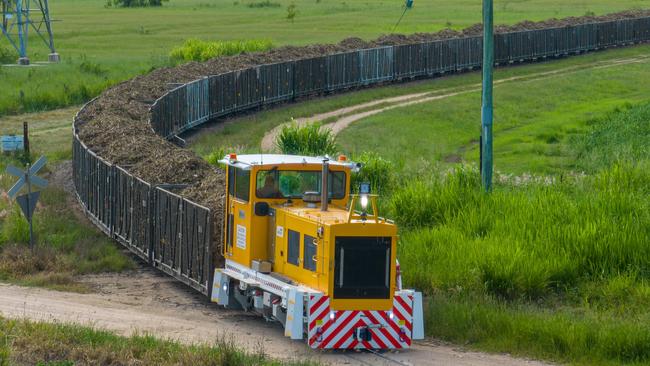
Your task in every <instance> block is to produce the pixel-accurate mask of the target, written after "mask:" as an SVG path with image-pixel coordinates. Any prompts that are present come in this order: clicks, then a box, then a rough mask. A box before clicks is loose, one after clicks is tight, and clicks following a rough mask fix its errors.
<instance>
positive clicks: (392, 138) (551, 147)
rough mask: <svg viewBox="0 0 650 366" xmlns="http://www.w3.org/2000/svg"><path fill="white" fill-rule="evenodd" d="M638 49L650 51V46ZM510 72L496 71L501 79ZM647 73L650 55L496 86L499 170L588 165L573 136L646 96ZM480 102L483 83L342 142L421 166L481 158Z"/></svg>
mask: <svg viewBox="0 0 650 366" xmlns="http://www.w3.org/2000/svg"><path fill="white" fill-rule="evenodd" d="M638 50H639V51H640V52H643V53H646V54H647V48H645V47H642V48H640V49H638ZM586 61H587V60H585V62H586ZM561 66H562V64H561V63H560V64H557V65H556V67H558V68H559V67H561ZM523 68H524V69H528V68H533V69H534V67H533V66H530V67H523ZM463 77H466V78H468V79H469V78H471V76H469V75H468V76H463ZM504 77H505V75H503V74H501V71H500V72H497V74H496V78H497V80H498V79H503V78H504ZM648 77H650V59H646V60H644V61H642V62H639V63H632V64H626V65H618V66H615V67H608V68H594V69H585V70H577V71H573V72H570V73H564V74H558V75H551V76H549V77H547V78H540V79H533V80H519V81H512V82H506V83H503V84H498V85H495V90H494V98H495V102H494V103H495V104H494V164H495V169H497V170H499V171H503V172H508V173H515V174H521V173H524V172H535V173H539V174H559V173H562V172H564V171H566V170H571V169H580V168H582V167H580V166H577V165H576V164H575V159H574V157H573V156H572V155H571V154H570V153H569V151H567V149H566V146H567V144H568V142H569V140H570V137H571V136H573V135H576V134H580V133H582V132H584V131H586V130H587V128H588V126H589V124H590V123H591V121H593V120H594V119H597V118H599V117H602V116H604V115H605V114H607V113H608V112H609V111H611V110H613V109H614V108H616V107H619V106H623V105H625V104H626V103H636V102H639V101H643V100H646V99H647V96H648V93H649V92H650V87H649V86H648V85H643V84H642V83H638V82H637V81H638V80H645V79H646V78H648ZM480 105H481V92H480V88H477V89H476V90H475V91H472V92H470V93H464V94H460V95H456V96H453V97H449V98H446V99H443V100H436V101H432V102H426V103H422V104H417V105H412V106H408V107H403V108H396V109H393V110H390V111H387V112H385V113H381V114H378V115H374V116H371V117H368V118H366V119H363V120H361V121H357V122H355V123H353V124H352V125H351V126H350V127H349V128H347V129H346V130H344V131H343V132H342V133H341V134H340V135H339V143H340V144H341V146H342V148H343V150H345V151H351V152H355V151H365V150H371V151H380V150H381V151H385V152H386V153H385V154H384V157H386V158H388V159H389V160H392V161H394V162H402V165H403V166H404V168H405V169H406V170H414V169H418V167H419V166H421V165H422V164H423V160H424V162H426V161H429V162H430V161H457V160H465V161H478V147H479V146H478V137H479V133H480V131H479V128H478V127H479V125H480V120H481V115H480V113H481V112H480Z"/></svg>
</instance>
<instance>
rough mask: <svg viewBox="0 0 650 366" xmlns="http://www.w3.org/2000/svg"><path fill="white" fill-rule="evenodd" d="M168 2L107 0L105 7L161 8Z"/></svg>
mask: <svg viewBox="0 0 650 366" xmlns="http://www.w3.org/2000/svg"><path fill="white" fill-rule="evenodd" d="M165 1H169V0H113V1H112V2H111V1H110V0H108V2H107V3H106V5H107V6H111V5H113V6H119V7H123V8H138V7H148V6H162V3H163V2H165Z"/></svg>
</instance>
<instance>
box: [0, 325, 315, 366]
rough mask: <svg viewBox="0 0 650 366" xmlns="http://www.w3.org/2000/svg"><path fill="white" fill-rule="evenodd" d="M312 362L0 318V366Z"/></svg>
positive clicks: (228, 346)
mask: <svg viewBox="0 0 650 366" xmlns="http://www.w3.org/2000/svg"><path fill="white" fill-rule="evenodd" d="M10 364H30V365H60V366H63V365H65V366H68V365H109V364H110V365H215V366H216V365H223V366H229V365H233V366H234V365H312V364H314V363H311V362H296V361H289V362H281V361H277V360H273V359H270V358H269V357H267V356H266V355H264V350H263V349H259V350H255V351H248V352H247V351H243V350H241V349H239V348H237V347H236V346H235V345H234V343H233V342H232V341H230V340H228V339H220V340H217V341H215V343H214V344H213V345H183V344H180V343H178V342H175V341H168V340H160V339H157V338H154V337H153V336H149V335H133V336H130V337H121V336H117V335H115V334H113V333H110V332H107V331H103V330H97V329H93V328H90V327H82V326H77V325H66V324H50V323H43V322H30V321H26V320H8V319H4V318H2V317H0V365H1V366H5V365H10Z"/></svg>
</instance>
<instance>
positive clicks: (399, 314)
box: [212, 154, 423, 349]
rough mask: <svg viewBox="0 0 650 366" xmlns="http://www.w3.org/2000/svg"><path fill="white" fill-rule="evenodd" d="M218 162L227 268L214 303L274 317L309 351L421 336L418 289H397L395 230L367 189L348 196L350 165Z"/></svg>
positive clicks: (280, 159) (269, 159) (287, 159)
mask: <svg viewBox="0 0 650 366" xmlns="http://www.w3.org/2000/svg"><path fill="white" fill-rule="evenodd" d="M221 162H222V163H223V164H225V165H226V166H227V173H226V179H227V198H226V207H225V211H226V212H225V214H226V216H225V217H226V219H225V220H224V221H225V228H224V229H225V230H224V233H225V235H224V236H225V237H224V243H225V245H224V248H223V255H224V258H225V268H223V269H217V270H216V271H215V278H214V287H213V294H212V299H213V301H215V302H217V303H219V304H221V305H225V306H228V307H239V308H243V309H245V310H253V311H257V312H259V313H261V314H262V315H264V316H265V317H267V319H271V320H277V321H279V322H281V323H282V324H283V325H284V326H285V335H287V336H290V337H291V338H293V339H305V338H306V339H307V340H308V343H309V344H310V345H311V346H312V347H313V348H380V349H381V348H404V347H407V346H408V345H409V344H410V340H411V339H413V338H414V337H420V336H421V333H423V329H421V328H422V326H421V320H422V319H421V295H420V294H419V293H416V292H414V291H408V290H402V289H399V288H397V283H398V281H397V275H398V273H397V272H398V271H397V268H396V251H397V248H396V245H397V227H396V226H395V224H394V223H392V222H391V221H389V220H386V219H383V218H381V217H379V215H378V214H377V205H376V202H375V197H374V196H372V195H370V194H369V192H368V191H367V190H362V192H361V195H351V194H350V178H351V172H352V170H353V169H356V168H357V166H356V164H354V163H350V162H347V161H346V160H345V159H344V158H343V157H342V158H340V159H339V160H338V161H329V160H328V159H324V158H314V157H306V156H292V155H269V154H264V155H241V156H239V157H238V156H236V155H234V154H231V155H229V156H227V157H226V158H224V159H223V160H221ZM369 206H370V207H369ZM357 209H359V210H357ZM396 306H397V307H398V308H399V309H396ZM416 308H417V309H416ZM418 309H419V310H418ZM418 311H419V313H420V315H418V316H417V317H414V314H415V313H417V312H418ZM415 318H418V319H415ZM414 328H415V329H414ZM360 330H362V331H360ZM328 332H329V333H328ZM341 332H343V333H346V332H347V333H349V334H347V333H346V334H344V336H343V339H344V341H342V342H340V341H341V339H340V337H339V336H340V335H341V334H339V333H341ZM422 335H423V334H422Z"/></svg>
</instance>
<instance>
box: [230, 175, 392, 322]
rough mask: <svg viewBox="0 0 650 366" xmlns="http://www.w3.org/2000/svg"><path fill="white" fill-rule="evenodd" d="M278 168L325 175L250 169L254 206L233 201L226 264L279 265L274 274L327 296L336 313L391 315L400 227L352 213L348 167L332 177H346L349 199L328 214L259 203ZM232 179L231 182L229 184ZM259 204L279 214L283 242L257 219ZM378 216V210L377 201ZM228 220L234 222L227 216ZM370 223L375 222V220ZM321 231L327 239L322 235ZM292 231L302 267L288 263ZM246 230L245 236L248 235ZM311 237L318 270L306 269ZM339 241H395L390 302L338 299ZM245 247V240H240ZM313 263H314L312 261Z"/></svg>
mask: <svg viewBox="0 0 650 366" xmlns="http://www.w3.org/2000/svg"><path fill="white" fill-rule="evenodd" d="M273 167H277V169H279V170H299V171H321V168H322V166H321V165H320V164H282V165H274V166H270V165H252V166H251V167H250V182H251V184H250V187H249V188H250V191H249V200H248V202H244V201H242V200H239V199H236V198H234V197H233V196H232V195H229V196H228V200H227V204H226V208H227V210H228V212H227V214H232V215H233V216H232V217H233V229H232V230H233V240H232V243H231V244H232V245H226V246H224V255H225V257H226V258H228V259H231V260H233V261H236V262H238V263H240V264H243V265H245V266H248V267H250V266H251V262H252V261H253V260H268V261H272V262H273V272H276V273H279V274H281V275H283V276H286V277H289V278H291V279H292V280H294V281H296V282H298V283H301V284H303V285H304V286H307V287H310V288H313V289H316V290H319V291H322V292H324V293H325V294H326V295H328V296H330V299H331V300H330V306H331V308H332V309H334V310H389V309H391V308H392V304H393V293H394V290H395V257H396V242H397V227H396V226H395V225H394V224H392V223H389V222H386V221H385V220H378V219H373V220H366V221H362V220H361V218H360V217H359V216H357V215H355V214H354V213H352V214H351V212H350V211H349V210H348V208H347V205H348V203H349V201H350V186H349V182H350V169H349V167H347V166H341V165H330V171H343V172H345V174H346V191H345V196H344V198H343V199H339V200H332V201H331V203H330V205H329V208H328V211H326V212H323V211H321V210H320V206H318V207H311V208H310V207H307V205H306V204H305V203H304V202H303V201H302V200H300V199H292V203H291V204H290V205H287V199H284V198H283V199H268V198H258V197H256V189H255V188H256V187H255V181H256V177H257V173H258V172H259V171H261V170H269V169H271V168H273ZM228 178H229V177H227V179H228ZM257 202H267V203H268V204H269V205H270V206H271V207H272V208H274V209H275V224H276V227H282V236H277V233H278V232H277V230H275V229H273V228H272V229H273V230H269V217H268V216H256V215H255V214H254V205H255V203H257ZM372 204H373V207H375V210H374V212H376V206H375V202H374V199H373V200H372ZM227 217H228V216H227ZM369 218H370V217H369ZM224 221H225V230H224V233H225V234H224V235H225V237H224V239H226V240H225V241H226V242H227V236H228V227H227V221H228V220H227V219H226V220H224ZM238 225H239V226H240V227H243V228H245V232H246V238H245V241H246V245H245V248H242V247H243V245H240V246H237V236H238V232H237V227H238ZM319 228H321V230H322V235H321V236H319V235H318V231H319ZM289 230H292V231H294V232H298V233H300V253H299V256H298V258H299V262H298V263H297V265H296V264H293V263H289V262H288V261H287V256H288V237H289ZM243 231H244V230H242V231H241V232H242V233H243ZM271 235H272V236H273V237H274V238H275V247H274V249H273V252H272V253H271V252H270V249H269V247H270V246H269V240H270V239H271V238H270V236H271ZM305 235H309V236H311V237H313V238H315V239H316V255H315V256H314V259H315V260H316V269H315V271H311V270H309V269H307V268H305V258H304V250H305V243H304V242H305ZM337 236H366V237H368V236H373V237H378V236H382V237H391V238H392V243H391V259H390V263H391V276H390V288H391V291H390V298H389V299H360V300H357V299H355V300H347V299H335V298H333V296H332V295H333V289H334V258H335V251H334V249H335V248H334V245H333V244H334V242H335V238H336V237H337ZM240 242H242V240H240ZM308 260H309V259H308Z"/></svg>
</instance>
